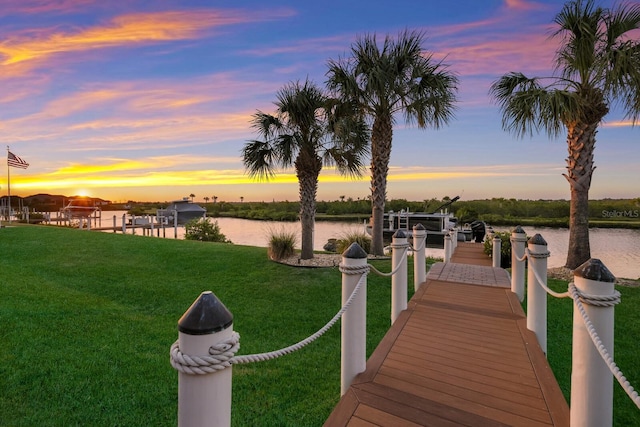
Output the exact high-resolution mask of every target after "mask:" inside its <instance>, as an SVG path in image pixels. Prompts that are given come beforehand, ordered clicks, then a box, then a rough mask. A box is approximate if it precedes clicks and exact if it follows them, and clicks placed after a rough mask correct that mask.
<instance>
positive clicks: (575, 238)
mask: <svg viewBox="0 0 640 427" xmlns="http://www.w3.org/2000/svg"><path fill="white" fill-rule="evenodd" d="M597 127H598V125H597V123H596V124H575V125H572V126H567V128H568V135H567V146H568V149H569V157H567V173H566V174H564V177H565V178H566V179H567V181H569V186H570V188H571V204H570V214H569V215H570V216H569V250H568V253H567V262H566V264H565V266H566V267H567V268H570V269H572V270H573V269H575V268H577V267H579V266H580V265H581V264H583V263H584V262H585V261H587V260H589V258H591V248H590V245H589V188H590V187H591V177H592V176H593V171H594V170H595V166H594V164H593V152H594V149H595V144H596V132H597Z"/></svg>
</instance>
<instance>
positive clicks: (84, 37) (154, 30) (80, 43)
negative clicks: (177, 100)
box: [0, 9, 292, 67]
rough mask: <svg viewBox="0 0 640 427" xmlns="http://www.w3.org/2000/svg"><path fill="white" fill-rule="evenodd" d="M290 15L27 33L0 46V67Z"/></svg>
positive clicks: (197, 16)
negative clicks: (0, 59)
mask: <svg viewBox="0 0 640 427" xmlns="http://www.w3.org/2000/svg"><path fill="white" fill-rule="evenodd" d="M291 14H292V12H291V11H288V10H285V9H280V10H277V9H276V10H272V11H269V12H264V11H261V12H255V11H251V12H249V11H242V10H211V9H203V10H189V11H166V12H153V13H133V14H128V15H121V16H117V17H115V18H113V19H112V20H111V21H109V22H107V23H106V24H102V25H96V26H92V27H88V28H81V29H77V30H75V31H62V30H59V29H51V30H42V29H41V30H37V31H34V30H29V31H28V32H26V33H23V34H17V35H14V36H12V37H8V38H7V39H5V40H4V41H3V42H2V43H0V56H1V57H2V58H3V59H2V62H1V63H0V65H2V66H5V67H6V66H10V65H15V64H20V63H23V62H29V61H39V60H40V61H41V60H44V59H46V58H48V57H51V56H52V55H56V54H63V53H73V52H85V51H94V50H96V49H104V48H110V47H119V46H135V45H141V44H148V43H159V42H169V41H176V40H188V39H195V38H198V37H201V36H203V35H204V34H206V33H207V32H208V31H211V30H212V29H214V28H217V27H221V26H226V25H234V24H240V23H247V22H254V21H259V20H269V19H275V18H279V17H285V16H290V15H291Z"/></svg>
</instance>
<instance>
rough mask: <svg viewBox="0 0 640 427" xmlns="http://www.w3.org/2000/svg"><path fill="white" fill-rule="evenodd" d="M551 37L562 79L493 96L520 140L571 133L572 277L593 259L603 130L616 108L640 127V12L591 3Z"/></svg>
mask: <svg viewBox="0 0 640 427" xmlns="http://www.w3.org/2000/svg"><path fill="white" fill-rule="evenodd" d="M554 22H555V24H557V25H558V27H559V28H558V29H557V30H556V31H555V32H554V33H553V34H552V36H553V37H560V40H561V43H560V47H559V49H558V51H557V52H556V55H555V68H556V73H554V75H553V76H551V77H547V78H545V77H533V78H529V77H526V76H525V75H523V74H522V73H515V72H512V73H508V74H506V75H504V76H502V77H501V78H500V79H498V80H497V81H495V82H494V83H493V85H492V86H491V89H490V94H491V95H492V96H493V97H494V99H495V100H496V101H497V103H498V105H499V106H500V109H501V111H502V126H503V128H504V129H505V130H507V131H510V132H513V133H514V134H516V135H517V136H524V135H527V134H532V133H533V131H539V130H541V129H543V130H545V131H546V133H547V134H548V135H549V136H550V137H553V136H558V135H559V134H560V133H561V131H562V130H563V129H566V132H567V146H568V151H569V156H568V158H567V159H566V162H567V166H566V167H567V173H566V174H564V177H565V178H566V179H567V181H569V187H570V191H571V204H570V217H569V250H568V254H567V262H566V267H568V268H571V269H574V268H576V267H578V266H579V265H581V264H582V263H583V262H585V261H587V260H588V259H589V258H590V257H591V249H590V246H589V208H588V202H589V188H590V187H591V177H592V175H593V171H594V169H595V166H594V163H593V155H594V149H595V143H596V133H597V131H598V126H599V125H600V123H601V121H602V120H603V118H604V117H605V116H606V115H607V113H608V112H609V108H610V106H612V104H615V105H619V106H620V107H622V108H623V109H624V111H625V113H626V116H627V118H630V119H631V121H632V124H634V125H635V124H636V122H637V120H638V117H639V115H640V43H639V41H638V39H633V38H632V36H633V34H630V32H631V31H633V30H635V29H638V28H639V25H640V5H639V4H622V5H619V6H617V7H615V8H613V9H608V8H601V7H596V6H595V4H594V2H593V1H592V0H585V1H583V0H573V1H569V2H567V3H565V5H564V7H563V8H562V10H561V12H560V13H558V15H557V16H556V17H555V20H554Z"/></svg>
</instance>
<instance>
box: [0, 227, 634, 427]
mask: <svg viewBox="0 0 640 427" xmlns="http://www.w3.org/2000/svg"><path fill="white" fill-rule="evenodd" d="M0 249H1V251H2V252H1V255H0V342H1V343H2V346H1V347H0V360H1V361H2V362H1V363H0V390H2V392H1V393H0V425H1V426H33V425H41V426H70V425H82V426H85V425H91V426H115V425H118V426H138V425H140V426H142V425H144V426H152V425H153V426H161V425H162V426H165V425H166V426H170V425H176V416H177V394H178V392H177V386H178V375H177V373H176V371H174V370H173V368H171V366H170V364H169V348H170V346H171V344H172V343H173V342H174V341H175V340H176V339H177V336H178V333H177V321H178V319H179V318H180V316H182V314H183V313H184V311H185V310H186V309H187V308H188V307H189V306H190V305H191V303H192V302H193V301H194V300H195V299H196V298H197V297H198V295H199V294H200V293H201V292H202V291H204V290H211V291H213V292H214V293H215V294H216V295H217V296H218V298H220V300H221V301H222V302H223V303H224V304H225V305H226V306H227V307H228V308H229V310H230V311H231V312H232V313H233V315H234V329H235V330H236V331H238V332H239V333H240V334H241V336H242V339H241V349H240V353H239V354H251V353H259V352H265V351H271V350H275V349H279V348H281V347H285V346H288V345H290V344H293V343H295V342H297V341H299V340H301V339H304V338H306V337H307V336H308V335H310V334H312V333H313V332H315V331H316V330H317V329H319V328H320V327H322V326H323V325H324V324H325V323H326V322H327V321H328V320H329V319H330V318H331V317H332V316H333V315H334V314H335V313H336V312H337V311H338V310H339V309H340V299H341V291H340V286H341V279H340V272H339V271H337V269H304V268H293V267H288V266H284V265H280V264H276V263H273V262H270V261H269V260H268V259H267V254H266V249H265V248H254V247H246V246H237V245H225V244H216V243H202V242H195V241H183V240H174V239H158V238H150V237H141V236H131V235H122V234H110V233H98V232H88V231H86V230H74V229H65V228H56V227H47V226H20V227H10V228H9V227H7V228H3V229H0ZM375 265H376V267H378V268H379V269H381V270H383V271H389V270H390V262H389V261H380V262H376V263H375ZM412 270H413V269H411V268H410V269H409V282H410V286H409V289H410V291H411V289H413V286H411V283H412V278H411V276H412ZM368 282H369V286H368V290H367V294H368V319H367V324H368V338H367V345H368V351H369V352H371V351H373V349H374V348H375V346H376V345H377V343H378V342H379V341H380V339H381V338H382V336H383V335H384V334H385V333H386V331H387V329H388V327H389V323H390V321H389V316H390V299H391V297H390V279H389V278H383V277H379V276H377V275H374V274H371V275H370V276H369V280H368ZM552 285H553V286H556V287H560V288H562V287H563V286H564V288H566V283H563V282H557V283H555V282H554V283H552ZM620 290H621V292H622V303H621V304H620V305H619V306H617V307H616V320H617V328H616V354H615V356H616V361H617V362H618V364H619V365H620V367H621V368H622V370H623V371H624V372H625V374H626V375H627V377H628V378H629V380H630V381H631V382H632V384H635V385H636V386H638V385H640V384H639V383H640V371H639V370H640V359H639V352H638V347H637V343H638V337H640V311H639V310H638V307H640V289H637V288H636V289H630V288H621V289H620ZM410 293H411V292H410ZM549 310H550V311H549V345H548V350H549V360H550V362H551V365H552V367H553V368H554V371H555V372H556V374H557V376H558V379H559V381H560V384H561V387H562V389H563V390H564V391H565V394H566V395H567V396H568V388H569V384H570V374H569V371H570V359H571V350H570V344H571V324H570V322H571V302H570V301H568V300H566V299H565V300H560V301H558V300H552V299H550V302H549ZM339 371H340V329H339V326H338V325H336V326H335V327H334V328H332V329H331V330H330V331H329V332H328V333H327V334H326V335H325V336H323V337H322V338H320V340H318V341H316V342H315V343H313V344H311V345H310V346H308V347H306V348H304V349H303V350H301V351H298V352H296V353H293V354H291V355H288V356H285V357H283V358H280V359H277V360H273V361H268V362H261V363H254V364H249V365H238V366H235V367H234V368H233V372H234V379H233V414H232V423H233V425H235V426H249V425H251V426H254V425H256V426H257V425H260V426H317V425H322V423H323V422H324V420H325V419H326V418H327V416H328V415H329V413H330V412H331V410H332V409H333V407H334V406H335V405H336V403H337V402H338V399H339V393H340V372H339ZM615 405H616V409H615V425H617V426H630V425H640V411H639V410H638V409H636V408H635V406H633V404H632V403H631V401H630V400H629V399H628V398H627V397H626V395H623V394H622V392H621V390H620V387H619V386H617V385H616V395H615Z"/></svg>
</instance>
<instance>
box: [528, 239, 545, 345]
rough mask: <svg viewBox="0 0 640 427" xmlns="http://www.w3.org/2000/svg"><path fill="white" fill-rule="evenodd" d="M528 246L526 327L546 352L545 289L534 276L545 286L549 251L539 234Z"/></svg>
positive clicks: (530, 240)
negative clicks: (542, 281) (538, 277)
mask: <svg viewBox="0 0 640 427" xmlns="http://www.w3.org/2000/svg"><path fill="white" fill-rule="evenodd" d="M528 247H529V271H528V274H527V329H529V330H531V331H533V332H534V333H535V334H536V337H537V338H538V343H539V344H540V347H541V348H542V351H543V352H544V354H547V291H546V290H545V289H544V288H543V287H542V286H541V285H540V283H539V282H538V279H537V277H536V276H540V279H542V280H544V285H545V286H546V284H547V258H549V251H548V250H547V242H546V241H545V240H544V239H543V238H542V236H541V235H540V234H536V235H535V236H533V237H532V238H530V239H529V242H528ZM536 272H537V273H538V274H537V275H536V274H535V273H536Z"/></svg>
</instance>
